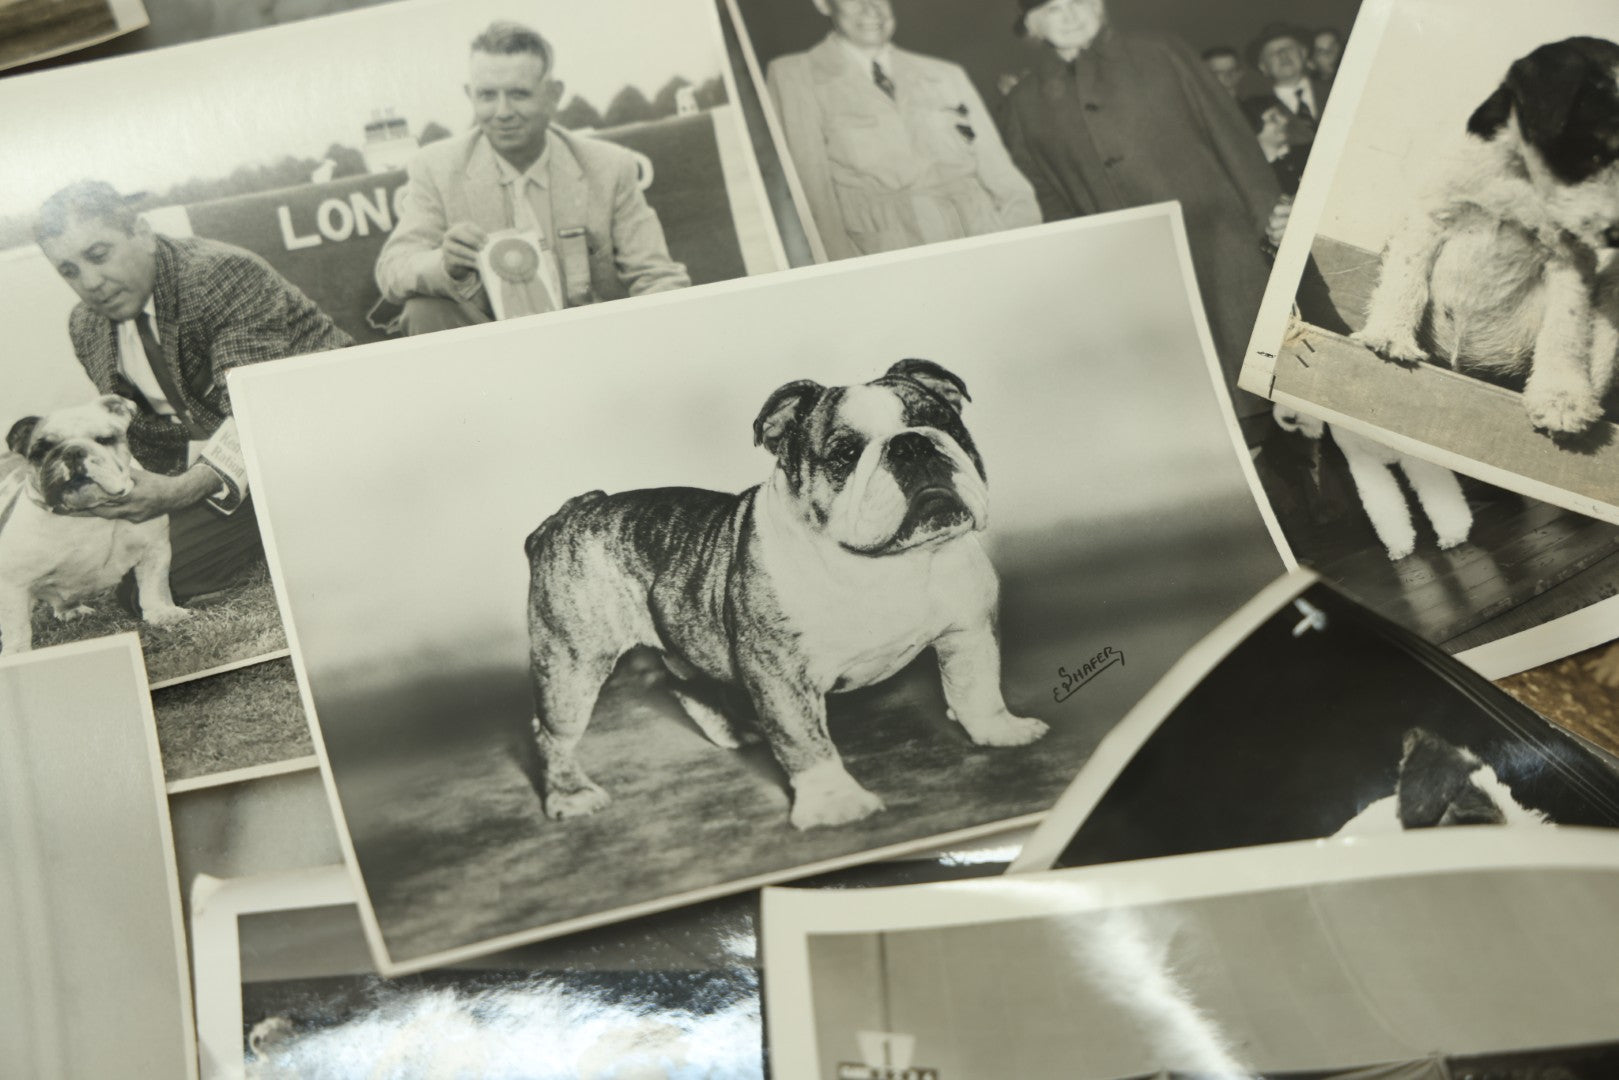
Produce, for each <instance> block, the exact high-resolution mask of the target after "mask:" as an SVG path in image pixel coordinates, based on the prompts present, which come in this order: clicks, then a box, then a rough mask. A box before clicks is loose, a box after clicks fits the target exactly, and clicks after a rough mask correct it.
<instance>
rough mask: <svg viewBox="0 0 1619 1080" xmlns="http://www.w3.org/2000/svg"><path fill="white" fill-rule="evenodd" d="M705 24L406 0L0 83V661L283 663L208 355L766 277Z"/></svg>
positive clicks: (351, 338)
mask: <svg viewBox="0 0 1619 1080" xmlns="http://www.w3.org/2000/svg"><path fill="white" fill-rule="evenodd" d="M722 28H723V24H722V22H721V19H720V15H719V12H718V11H717V10H716V9H715V8H714V6H713V3H712V2H711V0H679V2H676V3H668V2H661V0H607V2H600V3H594V4H591V5H588V6H580V5H575V4H567V3H564V2H562V0H475V2H457V3H447V2H426V0H424V2H421V3H407V4H388V5H379V6H374V7H369V8H367V9H365V10H360V11H352V12H346V13H341V14H336V15H331V16H329V17H326V18H321V19H311V20H306V21H301V22H294V23H291V24H289V25H286V26H275V27H270V28H266V29H262V30H257V31H254V32H253V33H251V34H233V35H226V36H223V37H220V38H217V39H214V40H210V41H202V42H198V43H195V44H191V45H185V46H179V47H177V48H175V49H172V50H162V51H157V52H146V53H140V54H136V55H131V56H127V57H121V58H117V59H113V60H107V61H103V62H98V63H91V64H83V65H76V66H73V67H67V68H61V69H56V70H47V71H42V72H37V73H33V74H29V75H25V76H19V77H17V78H15V79H8V80H6V81H5V82H3V83H0V117H4V119H3V120H0V137H3V138H4V140H5V143H6V145H7V147H8V148H9V149H10V150H11V151H12V152H10V153H8V154H7V155H6V156H5V159H4V161H0V193H3V194H0V296H3V297H4V299H3V300H0V318H3V319H4V320H5V321H6V324H7V326H8V327H9V328H10V329H11V332H12V335H13V336H12V342H11V347H10V349H9V350H8V357H10V358H11V360H10V362H9V363H8V364H7V366H6V372H5V374H4V376H3V377H0V397H3V398H4V400H5V402H6V411H5V412H3V413H0V424H3V425H4V426H5V428H6V429H7V433H8V434H7V445H8V448H9V449H10V450H11V451H12V454H11V455H8V457H7V458H6V459H5V461H4V462H3V463H0V499H3V500H4V501H3V502H0V505H4V506H5V507H6V508H7V509H6V517H5V519H4V520H3V524H0V650H3V651H4V652H6V653H14V652H20V651H22V650H25V649H27V648H29V647H30V646H40V645H46V644H52V643H55V642H58V641H65V640H75V639H79V638H85V637H91V636H97V635H100V634H107V633H115V632H122V631H125V630H137V631H138V632H140V633H141V635H142V637H143V640H144V641H145V643H146V647H147V662H148V666H149V670H150V672H151V676H152V679H153V682H154V685H157V686H164V685H168V684H170V683H173V682H175V681H178V680H181V679H186V678H192V677H196V676H198V675H200V674H205V673H209V672H213V671H218V670H222V669H226V668H229V667H231V666H233V665H236V664H240V663H242V662H244V661H247V660H250V659H257V658H262V657H267V656H270V655H274V654H276V653H278V652H279V651H280V650H282V649H284V648H285V644H286V643H285V637H284V633H283V631H282V628H281V625H280V622H279V620H278V619H277V617H276V607H275V601H274V596H273V590H272V589H271V586H270V582H269V577H268V573H267V571H266V568H265V563H264V559H263V554H262V546H261V542H260V538H259V534H258V530H257V527H256V519H255V515H254V513H253V509H252V493H251V492H250V491H249V490H247V486H246V475H245V473H244V472H243V467H242V457H241V445H240V439H239V435H238V433H237V429H236V425H235V418H234V416H233V414H232V408H231V401H230V398H229V395H228V393H227V391H226V387H225V375H226V373H227V372H228V371H229V370H232V369H234V368H238V367H241V366H244V365H250V364H256V363H261V362H264V361H269V360H276V359H281V358H284V357H287V356H293V355H302V354H308V353H313V352H320V351H327V350H332V349H339V348H344V347H348V346H350V345H352V344H354V343H356V342H376V341H383V340H389V339H397V338H401V337H403V336H408V335H410V334H419V333H424V332H428V331H432V330H437V329H445V328H450V327H455V326H461V325H469V324H473V323H479V322H488V321H491V320H493V319H494V318H496V317H497V314H498V316H499V317H503V318H508V319H510V318H516V317H523V316H530V315H539V314H547V313H550V312H551V311H553V310H556V309H562V308H569V307H578V306H583V305H590V304H594V303H597V302H599V301H607V300H613V299H618V298H623V297H628V296H641V295H646V294H650V293H657V292H665V291H670V290H678V289H683V288H686V287H688V286H690V285H695V284H702V283H705V282H713V281H719V280H725V279H728V278H734V277H740V276H744V275H747V274H751V273H763V272H767V271H773V270H777V269H780V268H782V267H783V266H785V260H784V258H783V255H782V250H781V244H780V241H779V239H778V237H777V236H776V233H775V228H774V225H773V221H772V218H771V215H770V212H769V206H768V202H767V200H766V198H765V195H764V191H763V187H762V183H761V180H760V175H759V170H758V168H757V165H756V162H755V160H754V158H753V153H752V149H751V145H750V142H749V138H748V134H747V130H746V127H745V125H744V124H743V123H742V120H741V117H740V114H739V112H738V109H737V107H736V104H735V102H736V94H735V92H734V83H733V80H732V77H731V74H730V69H729V63H728V60H727V55H726V50H725V45H724V37H723V33H722ZM204 83H205V84H206V85H207V86H208V87H209V92H208V93H206V94H199V93H198V92H197V91H196V87H197V86H198V85H201V84H204ZM64 132H71V136H70V137H68V136H64ZM109 552H110V555H109V554H108V553H109Z"/></svg>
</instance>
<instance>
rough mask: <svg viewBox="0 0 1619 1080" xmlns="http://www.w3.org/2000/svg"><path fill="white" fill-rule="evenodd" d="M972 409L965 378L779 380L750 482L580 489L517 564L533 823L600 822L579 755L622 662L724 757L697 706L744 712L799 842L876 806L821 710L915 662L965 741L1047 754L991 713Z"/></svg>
mask: <svg viewBox="0 0 1619 1080" xmlns="http://www.w3.org/2000/svg"><path fill="white" fill-rule="evenodd" d="M968 400H969V398H968V396H967V387H966V384H965V383H964V382H963V381H962V380H961V379H960V378H958V377H957V376H956V375H954V374H952V373H951V372H949V371H946V370H945V369H944V368H943V367H941V366H939V365H938V364H934V363H932V362H930V361H926V360H902V361H900V362H899V363H897V364H895V365H894V366H893V367H891V368H889V369H888V371H887V372H886V373H885V374H883V376H882V377H881V378H878V379H874V380H873V381H871V382H869V383H865V384H863V385H858V386H839V387H825V386H821V385H820V384H819V383H815V382H810V381H807V380H805V381H798V382H791V383H788V384H787V385H785V386H782V387H780V388H779V389H777V390H776V391H775V392H774V393H772V394H771V395H770V397H769V399H768V400H766V402H765V404H764V407H763V408H762V409H761V410H760V412H759V415H758V418H757V419H756V420H755V421H754V425H753V437H754V444H755V445H757V446H763V447H764V448H765V449H766V450H767V451H769V452H770V453H771V454H772V455H773V456H774V457H775V465H774V468H773V469H772V470H771V473H770V476H769V478H768V479H767V480H765V482H764V483H762V484H760V485H758V486H756V487H752V488H749V489H748V490H746V491H743V492H741V493H740V494H733V493H730V492H719V491H707V490H701V489H697V488H651V489H646V490H640V491H626V492H621V493H619V494H616V495H608V494H605V493H603V492H600V491H592V492H589V493H587V494H584V495H579V496H576V497H575V498H573V499H570V500H568V502H566V503H565V504H563V506H562V508H561V509H559V510H558V511H557V512H556V513H555V514H553V515H551V516H550V517H549V518H547V519H546V520H545V521H544V522H543V523H542V524H541V525H540V527H539V528H538V529H535V530H534V532H533V533H532V534H530V536H529V537H528V540H527V542H526V544H525V545H524V550H525V551H526V552H527V554H528V560H529V570H530V586H529V601H528V625H529V661H530V670H531V675H532V679H533V689H534V703H535V715H534V736H535V740H536V743H537V746H538V751H539V759H540V763H541V769H540V780H541V783H542V785H543V793H542V798H543V804H544V809H545V812H546V814H547V815H549V816H550V817H552V818H567V817H572V816H576V815H582V814H589V813H593V812H595V811H596V810H599V809H601V808H602V807H603V806H605V805H606V804H607V802H608V796H607V793H606V792H604V791H603V790H602V789H601V788H600V787H598V786H597V785H596V784H595V783H593V782H592V781H591V779H590V778H589V777H588V776H587V775H585V772H584V769H583V768H581V766H580V763H579V760H578V758H577V756H576V753H575V751H576V747H577V745H578V742H579V739H580V737H581V736H582V735H583V734H584V731H585V726H586V724H587V723H588V722H589V720H590V714H591V710H592V708H593V707H594V705H595V703H596V697H597V695H598V693H599V692H600V690H601V688H602V684H603V683H604V682H605V681H606V679H607V677H608V676H609V675H610V674H611V672H612V671H613V668H614V665H615V664H616V663H617V661H618V659H619V658H620V657H621V656H622V655H623V654H624V653H625V652H626V651H627V650H629V649H631V648H634V647H636V646H650V647H652V648H654V649H657V650H659V651H660V652H661V653H662V655H663V657H664V660H665V662H666V664H667V666H668V668H669V670H670V672H671V674H673V675H674V676H675V678H676V679H677V680H681V682H680V683H679V684H677V685H676V687H675V696H676V698H677V699H678V700H679V701H680V703H681V705H682V706H683V707H684V708H685V710H686V712H687V714H688V715H689V716H690V717H691V719H692V721H693V722H694V723H695V724H696V725H697V726H698V727H699V728H700V729H701V730H702V731H703V732H704V734H706V735H707V736H708V737H709V738H710V739H711V740H713V741H714V742H715V743H717V744H719V745H721V746H726V747H730V748H735V747H737V746H738V745H739V744H740V734H741V732H740V731H739V729H738V728H737V726H736V724H735V723H734V722H733V720H732V719H731V718H729V717H727V716H726V715H725V714H724V713H722V712H721V711H720V710H719V709H717V708H715V707H714V705H713V704H711V703H710V702H711V700H712V698H710V699H709V700H705V699H704V695H703V694H702V692H701V687H702V686H704V685H709V686H712V685H714V684H718V685H721V686H729V687H734V688H739V689H740V690H741V691H743V692H745V694H746V696H747V698H748V700H749V702H750V703H751V705H752V710H753V714H754V719H755V722H756V723H757V724H758V727H759V731H760V733H761V734H762V735H763V736H764V738H765V740H766V742H767V743H768V744H769V747H770V749H771V751H772V752H773V753H774V754H775V757H776V760H777V761H778V762H780V764H781V766H782V768H783V769H784V770H785V771H786V773H787V778H788V782H789V784H790V787H791V800H792V809H791V812H790V814H789V820H790V822H791V823H792V825H793V826H794V827H796V828H799V829H807V828H811V827H813V826H820V825H841V824H845V823H847V822H852V821H856V820H859V819H860V818H863V817H866V816H867V815H869V814H872V813H875V812H876V811H878V810H881V809H882V808H883V801H882V799H881V798H879V797H878V796H877V795H874V794H873V793H871V792H870V791H867V790H866V789H865V788H863V787H861V786H860V784H859V783H857V782H856V781H855V779H854V778H853V777H852V776H850V775H849V773H848V771H847V770H846V769H845V768H844V766H843V762H842V760H841V759H840V758H839V756H838V752H837V750H836V748H835V747H834V746H833V745H832V740H831V738H830V736H829V735H828V733H827V723H826V695H827V694H829V693H836V692H839V691H846V690H854V689H857V688H859V687H864V686H870V685H872V684H874V683H877V682H880V681H881V680H883V679H886V678H888V677H889V676H891V675H893V674H894V673H895V672H897V671H899V670H900V669H901V668H902V667H904V666H905V665H906V664H907V663H909V662H910V661H911V660H912V659H913V658H915V657H916V656H917V654H918V653H920V652H921V651H922V650H923V649H926V648H929V647H932V648H933V650H934V652H935V653H936V655H937V657H938V661H939V669H940V676H941V680H942V682H943V687H944V696H945V701H946V703H947V705H948V707H949V708H948V715H949V717H950V718H951V719H952V720H955V721H956V722H958V723H960V724H961V725H962V727H963V728H964V729H965V730H966V732H967V735H968V736H969V737H970V738H971V739H972V741H973V742H975V743H977V744H979V745H984V746H1019V745H1022V744H1025V743H1029V742H1032V741H1034V740H1035V739H1038V738H1039V737H1040V736H1041V735H1043V734H1045V732H1046V725H1045V724H1044V723H1042V722H1040V721H1039V720H1034V719H1029V718H1027V717H1022V716H1015V715H1013V714H1012V713H1011V712H1010V711H1009V710H1008V709H1007V707H1006V702H1005V701H1004V699H1003V698H1002V696H1001V687H1000V675H1001V658H1000V647H999V644H998V641H997V635H996V627H995V616H996V601H997V596H998V593H999V581H998V580H997V578H996V576H995V570H994V568H993V567H992V566H991V565H990V562H989V559H988V558H987V557H986V556H985V554H984V551H983V549H982V547H981V546H980V545H979V542H978V537H977V535H976V534H977V533H978V532H980V531H982V530H983V529H984V527H985V526H986V525H987V524H988V521H989V500H988V488H987V486H986V483H985V472H984V463H983V461H982V460H981V459H980V458H979V455H978V450H977V448H976V447H975V446H974V444H973V439H972V436H971V435H970V434H968V431H967V428H966V425H965V424H964V423H963V422H962V407H963V404H964V402H966V401H968Z"/></svg>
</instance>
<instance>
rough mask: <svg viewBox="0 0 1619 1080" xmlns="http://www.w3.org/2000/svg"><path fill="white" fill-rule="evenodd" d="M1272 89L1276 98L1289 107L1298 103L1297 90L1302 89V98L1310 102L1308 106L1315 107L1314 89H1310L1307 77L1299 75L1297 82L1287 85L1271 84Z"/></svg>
mask: <svg viewBox="0 0 1619 1080" xmlns="http://www.w3.org/2000/svg"><path fill="white" fill-rule="evenodd" d="M1272 90H1273V91H1275V94H1276V97H1277V99H1278V100H1280V101H1281V102H1282V104H1284V105H1286V106H1287V107H1288V108H1289V109H1291V108H1294V107H1296V106H1297V105H1298V103H1299V91H1301V90H1302V91H1303V92H1304V100H1305V101H1307V102H1309V103H1310V108H1312V109H1313V108H1315V91H1314V90H1313V89H1311V87H1310V80H1309V79H1308V78H1307V77H1301V78H1300V79H1299V81H1298V82H1296V83H1293V84H1291V85H1289V86H1274V85H1273V86H1272Z"/></svg>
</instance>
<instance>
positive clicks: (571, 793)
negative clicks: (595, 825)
mask: <svg viewBox="0 0 1619 1080" xmlns="http://www.w3.org/2000/svg"><path fill="white" fill-rule="evenodd" d="M612 801H613V800H612V798H611V797H610V796H609V795H608V794H607V792H605V791H603V790H602V789H601V788H599V787H597V786H596V785H595V784H593V783H591V782H590V781H588V780H587V781H585V784H584V786H583V787H576V788H573V789H571V790H568V791H555V790H548V791H546V793H545V816H546V817H548V818H551V819H552V820H553V821H561V820H562V819H564V818H571V817H584V816H586V815H587V814H594V813H595V812H596V811H598V810H600V809H601V808H602V807H604V806H606V805H607V804H608V803H610V802H612Z"/></svg>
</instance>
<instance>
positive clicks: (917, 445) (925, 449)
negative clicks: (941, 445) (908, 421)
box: [888, 431, 933, 462]
mask: <svg viewBox="0 0 1619 1080" xmlns="http://www.w3.org/2000/svg"><path fill="white" fill-rule="evenodd" d="M931 453H933V440H932V439H929V438H928V437H927V436H926V435H923V434H921V433H920V432H916V431H903V432H901V433H900V434H898V435H895V436H894V437H893V438H892V439H889V440H888V457H889V460H890V461H895V462H900V461H917V460H919V459H921V458H923V457H925V456H927V455H929V454H931Z"/></svg>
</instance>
